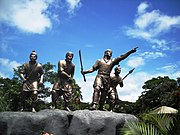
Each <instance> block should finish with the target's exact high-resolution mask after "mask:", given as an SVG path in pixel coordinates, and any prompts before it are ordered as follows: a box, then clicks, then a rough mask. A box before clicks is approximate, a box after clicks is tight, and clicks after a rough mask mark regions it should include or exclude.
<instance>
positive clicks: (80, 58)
mask: <svg viewBox="0 0 180 135" xmlns="http://www.w3.org/2000/svg"><path fill="white" fill-rule="evenodd" d="M79 60H80V64H81V73H82V71H83V64H82V57H81V50H79ZM82 75H83V78H84V81H85V82H86V77H85V74H82Z"/></svg>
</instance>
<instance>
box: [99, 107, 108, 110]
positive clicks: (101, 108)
mask: <svg viewBox="0 0 180 135" xmlns="http://www.w3.org/2000/svg"><path fill="white" fill-rule="evenodd" d="M98 110H100V111H108V110H107V109H105V108H103V107H99V108H98Z"/></svg>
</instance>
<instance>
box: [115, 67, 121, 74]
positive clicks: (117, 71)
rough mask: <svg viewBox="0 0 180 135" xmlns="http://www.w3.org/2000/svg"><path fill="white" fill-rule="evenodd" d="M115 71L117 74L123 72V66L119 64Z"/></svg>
mask: <svg viewBox="0 0 180 135" xmlns="http://www.w3.org/2000/svg"><path fill="white" fill-rule="evenodd" d="M114 71H115V74H120V73H121V67H120V65H118V66H117V67H116V68H115V69H114Z"/></svg>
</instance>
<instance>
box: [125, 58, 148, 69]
mask: <svg viewBox="0 0 180 135" xmlns="http://www.w3.org/2000/svg"><path fill="white" fill-rule="evenodd" d="M144 64H145V63H144V59H143V58H142V57H131V58H130V59H129V60H128V61H127V65H128V66H130V67H133V68H134V67H138V66H142V65H144Z"/></svg>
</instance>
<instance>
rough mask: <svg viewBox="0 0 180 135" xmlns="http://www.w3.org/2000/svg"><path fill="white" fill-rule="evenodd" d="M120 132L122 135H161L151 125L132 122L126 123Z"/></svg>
mask: <svg viewBox="0 0 180 135" xmlns="http://www.w3.org/2000/svg"><path fill="white" fill-rule="evenodd" d="M120 132H121V133H122V134H123V135H161V133H160V132H159V130H158V129H157V128H156V127H155V126H154V125H153V124H149V123H144V122H133V121H126V123H125V125H124V127H123V128H122V129H121V131H120Z"/></svg>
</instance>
